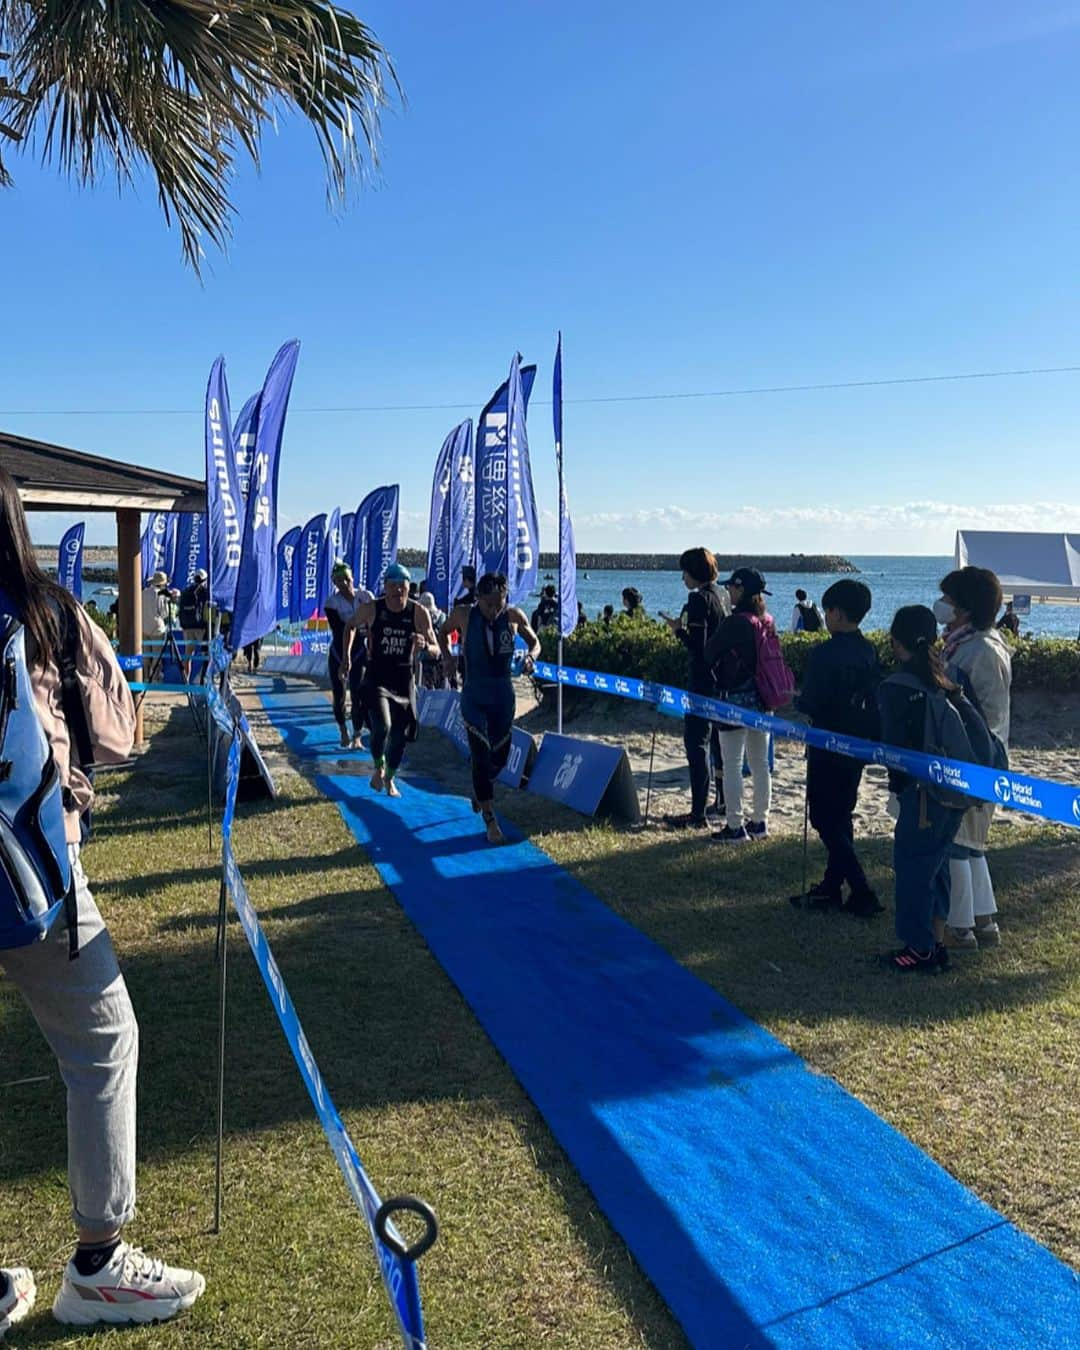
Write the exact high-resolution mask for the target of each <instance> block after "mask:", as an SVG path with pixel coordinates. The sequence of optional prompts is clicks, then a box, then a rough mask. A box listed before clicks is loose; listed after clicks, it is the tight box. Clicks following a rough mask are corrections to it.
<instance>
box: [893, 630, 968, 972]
mask: <svg viewBox="0 0 1080 1350" xmlns="http://www.w3.org/2000/svg"><path fill="white" fill-rule="evenodd" d="M889 632H890V635H891V637H892V649H893V655H894V656H895V657H896V661H897V664H898V666H899V667H900V669H899V671H897V673H896V674H893V675H890V676H889V677H888V678H887V679H885V680H883V681H882V683H881V687H880V688H879V690H878V707H879V708H880V710H881V734H882V739H883V740H884V741H885V743H886V744H887V745H895V746H898V747H900V748H901V749H906V750H917V751H919V752H924V751H926V750H927V749H928V747H927V745H926V737H925V727H926V714H927V700H928V699H932V700H934V701H935V704H937V705H938V706H937V710H936V713H937V716H938V719H939V721H940V722H942V724H943V719H944V717H945V716H946V714H947V712H948V710H947V709H945V708H944V707H943V706H941V705H943V704H944V702H945V700H946V698H948V699H950V700H951V699H952V698H953V697H955V696H956V695H957V693H958V691H957V690H956V687H955V686H954V685H952V684H950V682H949V681H948V680H947V679H946V678H945V675H944V673H943V671H942V666H941V656H940V653H939V652H938V650H937V646H936V643H937V624H936V623H935V620H934V615H933V613H932V612H931V611H930V610H928V609H927V608H926V606H925V605H905V606H904V608H903V609H899V610H897V612H896V616H895V618H894V619H893V622H892V627H891V629H890V630H889ZM889 792H890V794H891V800H890V806H891V813H892V814H893V815H894V817H895V819H896V830H895V833H894V836H893V872H894V874H895V889H896V936H897V937H898V938H899V939H900V941H901V942H902V943H903V944H904V945H903V947H902V948H901V949H900V950H899V951H897V952H892V953H890V954H889V955H888V956H886V957H883V958H882V961H883V964H884V965H885V966H886V967H887V968H888V969H890V970H892V971H894V972H896V973H897V974H900V975H908V974H913V973H914V974H923V975H933V974H936V973H937V972H938V971H941V970H945V969H947V968H948V965H949V953H948V952H947V951H946V949H945V946H944V943H943V938H944V935H945V919H946V917H947V915H948V913H949V850H950V848H951V846H952V841H953V839H954V837H955V835H956V831H957V830H958V829H959V828H960V821H961V819H962V817H963V814H964V812H963V809H962V808H959V809H958V808H956V807H953V806H946V805H944V804H943V803H942V802H940V801H939V800H938V799H937V798H936V797H935V796H934V795H933V794H932V793H931V792H930V791H929V790H928V788H927V786H926V785H925V784H923V783H920V782H918V781H917V780H915V779H913V778H911V777H910V776H909V775H908V774H905V773H902V772H900V771H899V770H897V769H890V770H889Z"/></svg>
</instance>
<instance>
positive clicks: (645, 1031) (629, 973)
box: [263, 690, 1080, 1350]
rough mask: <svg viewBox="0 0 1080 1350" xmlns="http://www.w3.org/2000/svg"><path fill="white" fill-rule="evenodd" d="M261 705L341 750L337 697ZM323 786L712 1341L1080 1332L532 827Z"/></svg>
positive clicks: (852, 1102) (988, 1218)
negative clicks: (498, 833)
mask: <svg viewBox="0 0 1080 1350" xmlns="http://www.w3.org/2000/svg"><path fill="white" fill-rule="evenodd" d="M263 702H264V704H265V706H266V709H267V712H268V714H269V716H270V718H271V721H272V722H273V724H274V725H275V727H276V728H277V729H278V731H279V732H280V734H281V735H282V738H283V739H284V741H285V743H286V744H287V745H288V746H289V747H290V748H291V749H292V750H294V751H295V752H296V753H297V754H298V755H301V756H322V755H324V754H326V753H328V749H329V747H330V746H331V745H332V744H333V742H334V740H335V738H336V735H337V731H336V727H335V726H334V723H333V722H332V720H331V719H330V718H329V716H328V713H329V709H328V706H327V703H326V700H325V698H322V697H320V696H319V695H318V694H317V693H313V692H312V691H310V690H304V691H302V692H300V693H295V694H290V693H284V694H283V693H280V692H278V693H274V694H265V695H264V696H263ZM340 753H342V754H344V752H340ZM358 758H359V756H357V755H350V756H349V759H350V760H355V759H358ZM316 783H317V784H318V786H319V787H320V789H321V790H322V791H323V792H325V794H326V796H327V797H328V798H329V799H330V800H331V801H333V802H335V804H336V805H337V807H338V809H339V810H340V812H341V814H342V817H343V818H344V820H345V822H346V824H347V825H348V827H349V829H350V830H351V831H352V833H353V835H354V836H355V838H356V839H357V840H358V842H359V843H360V844H362V845H363V847H364V848H365V850H366V851H367V852H368V854H369V855H370V857H371V859H372V861H373V862H374V864H375V865H376V867H377V868H378V870H379V872H380V874H381V876H382V878H383V880H384V882H385V883H386V884H387V885H388V886H389V887H390V888H391V890H392V891H393V892H394V895H395V896H396V898H397V899H398V901H399V903H400V904H401V905H402V907H403V908H404V909H405V911H406V912H407V913H408V915H409V917H410V918H411V919H412V921H413V922H414V923H415V925H416V926H417V928H418V929H419V931H420V932H421V933H422V934H423V936H424V938H425V940H426V941H427V943H428V945H429V947H430V948H431V950H432V952H433V953H434V955H435V956H436V958H437V959H438V960H439V962H440V963H441V965H442V966H443V967H444V969H445V970H446V971H447V973H448V974H449V976H450V978H451V979H452V980H453V981H454V983H455V984H456V985H457V987H458V988H459V989H460V990H461V993H462V994H463V996H464V997H465V999H466V1000H467V1001H468V1003H469V1005H470V1007H471V1008H472V1009H473V1011H474V1013H475V1014H476V1016H477V1017H478V1018H479V1020H480V1022H481V1024H482V1025H483V1027H484V1029H485V1030H486V1031H487V1033H488V1035H489V1036H490V1037H491V1039H492V1041H493V1042H494V1043H495V1045H496V1046H497V1047H498V1049H499V1050H500V1052H501V1053H502V1054H503V1056H504V1057H505V1058H506V1060H507V1062H508V1063H509V1065H510V1067H511V1068H512V1069H513V1071H514V1073H515V1075H516V1076H517V1078H518V1079H519V1081H520V1082H521V1084H522V1085H523V1087H524V1088H525V1090H526V1091H527V1092H528V1093H529V1095H530V1096H531V1097H532V1099H533V1101H534V1102H535V1103H536V1105H537V1107H538V1108H539V1110H540V1111H541V1113H542V1114H543V1116H544V1119H545V1120H546V1122H547V1124H548V1126H549V1127H550V1129H551V1130H552V1132H553V1133H554V1135H555V1137H556V1138H557V1139H558V1141H559V1143H560V1144H561V1145H562V1147H563V1148H564V1149H565V1150H566V1152H567V1154H568V1155H569V1157H570V1158H571V1160H572V1161H573V1163H574V1166H575V1167H576V1168H577V1170H578V1172H579V1173H580V1175H581V1177H582V1178H583V1180H584V1181H585V1182H586V1184H587V1185H588V1186H589V1188H590V1189H591V1190H592V1192H593V1194H594V1195H595V1196H596V1199H597V1202H598V1203H599V1205H600V1207H601V1209H602V1210H603V1212H604V1214H605V1215H606V1216H607V1218H608V1219H609V1221H610V1222H611V1224H612V1225H613V1226H614V1227H615V1228H616V1229H617V1230H618V1232H619V1233H620V1234H621V1235H622V1237H623V1238H624V1240H625V1241H626V1243H627V1245H628V1246H629V1248H630V1250H631V1251H632V1252H633V1254H634V1257H635V1258H636V1260H637V1261H638V1263H639V1264H640V1265H641V1267H642V1268H643V1270H644V1271H645V1272H646V1274H647V1275H648V1276H649V1278H650V1279H651V1280H652V1282H653V1283H654V1284H655V1285H656V1287H657V1289H658V1290H659V1291H660V1294H661V1295H662V1297H663V1298H664V1300H665V1301H666V1302H667V1304H668V1306H669V1307H670V1308H671V1310H672V1312H673V1313H674V1315H675V1317H676V1318H677V1319H678V1320H679V1322H680V1324H681V1325H682V1327H683V1329H684V1330H685V1332H686V1334H687V1336H688V1338H689V1339H690V1341H691V1342H692V1343H693V1344H694V1345H695V1346H699V1347H710V1348H712V1347H717V1348H720V1347H725V1348H726V1347H740V1346H791V1347H795V1346H814V1347H819V1346H820V1347H867V1346H939V1347H942V1350H944V1348H945V1347H950V1348H952V1350H956V1348H957V1347H972V1350H974V1348H975V1347H979V1350H989V1348H990V1347H1003V1346H1018V1347H1019V1346H1025V1347H1050V1346H1054V1347H1075V1346H1080V1330H1078V1328H1080V1277H1078V1276H1077V1275H1076V1273H1075V1272H1073V1271H1071V1270H1070V1269H1069V1268H1068V1267H1066V1266H1065V1265H1063V1264H1062V1263H1061V1262H1060V1261H1058V1260H1057V1259H1056V1258H1055V1257H1054V1256H1053V1255H1052V1254H1051V1253H1050V1252H1049V1251H1047V1250H1046V1249H1045V1248H1044V1247H1042V1246H1040V1245H1039V1244H1038V1243H1036V1242H1035V1241H1033V1240H1032V1239H1031V1238H1029V1237H1028V1236H1027V1235H1026V1234H1024V1233H1022V1232H1020V1231H1019V1230H1018V1229H1016V1228H1015V1227H1014V1226H1013V1225H1012V1224H1010V1223H1009V1222H1007V1221H1006V1220H1005V1219H1003V1218H1002V1217H1001V1216H1000V1215H999V1214H997V1213H996V1212H995V1211H994V1210H992V1209H990V1208H989V1206H987V1205H985V1204H984V1203H983V1202H982V1201H981V1200H979V1199H978V1198H977V1197H976V1196H974V1195H973V1194H972V1193H971V1192H970V1191H968V1190H966V1189H965V1188H964V1187H963V1186H961V1185H960V1184H959V1183H958V1182H957V1181H955V1180H954V1179H953V1178H952V1177H950V1176H949V1175H948V1173H946V1172H945V1171H943V1170H942V1169H941V1168H940V1167H938V1166H937V1164H936V1163H934V1162H932V1161H931V1159H930V1158H928V1157H927V1156H926V1154H924V1153H923V1152H921V1151H920V1150H919V1149H918V1148H916V1147H915V1146H914V1145H913V1144H912V1143H910V1141H908V1140H907V1139H905V1138H904V1137H903V1136H902V1135H900V1134H898V1133H897V1132H896V1131H895V1130H893V1129H892V1128H891V1127H890V1126H888V1125H887V1124H885V1122H884V1121H882V1120H880V1119H879V1118H878V1117H877V1116H875V1115H874V1114H873V1113H872V1112H870V1111H868V1110H867V1109H866V1108H865V1107H864V1106H863V1105H862V1104H861V1103H860V1102H858V1101H857V1100H856V1099H855V1098H854V1097H852V1096H850V1095H849V1094H848V1093H847V1092H845V1091H844V1090H843V1089H841V1088H840V1087H838V1086H837V1084H835V1083H834V1082H832V1081H831V1080H830V1079H828V1078H825V1077H822V1076H821V1075H819V1074H816V1073H814V1072H813V1071H812V1070H811V1069H809V1068H808V1067H807V1066H806V1064H805V1063H804V1062H803V1061H802V1060H801V1059H800V1058H799V1057H798V1056H797V1055H795V1054H793V1053H792V1051H790V1050H789V1049H788V1048H787V1047H786V1046H784V1045H783V1044H781V1043H780V1042H779V1041H778V1040H776V1039H775V1037H773V1036H771V1035H770V1034H769V1033H768V1032H766V1031H764V1030H763V1029H762V1028H761V1027H759V1026H758V1025H757V1024H756V1023H754V1022H751V1021H750V1020H749V1019H748V1018H746V1017H745V1016H744V1015H743V1014H742V1013H741V1012H739V1010H738V1009H737V1008H735V1007H734V1006H733V1005H732V1004H730V1003H728V1002H727V1001H726V1000H725V999H723V998H722V997H721V996H720V995H719V994H717V993H716V992H715V991H714V990H712V989H710V988H709V987H708V986H707V985H705V984H703V983H702V982H701V981H700V980H698V979H697V978H696V977H695V976H693V975H691V974H690V973H689V972H688V971H686V970H685V969H684V968H683V967H682V966H680V965H679V964H678V963H677V962H675V961H674V960H672V958H671V957H670V956H669V955H668V954H667V953H666V952H665V951H663V950H662V949H661V948H660V947H658V946H657V945H656V944H655V943H654V942H652V941H651V940H650V939H649V938H647V937H645V936H644V935H643V934H642V933H640V932H639V931H638V930H637V929H635V928H633V927H632V926H631V925H630V924H628V923H626V922H625V921H624V920H623V919H621V918H619V917H618V916H617V915H616V914H614V913H613V912H612V911H611V910H610V909H608V908H607V906H605V905H604V904H602V903H601V902H600V901H599V900H598V899H597V898H596V897H595V896H594V895H592V893H591V892H589V891H588V890H586V889H585V888H584V887H583V886H582V885H580V883H578V882H577V881H576V880H575V879H574V878H573V877H571V876H570V875H569V874H568V873H566V872H564V871H563V870H562V868H560V867H559V866H557V865H556V864H555V863H554V862H552V860H551V859H550V858H548V857H547V856H546V855H545V854H544V853H542V852H540V850H539V849H537V848H535V847H534V846H533V845H532V844H531V843H529V842H528V841H527V840H524V839H521V838H520V837H513V838H512V839H511V842H510V843H508V844H507V845H506V846H505V847H503V848H496V849H493V848H491V847H490V846H489V845H488V844H487V843H486V841H485V840H484V838H483V834H482V830H481V826H480V822H479V820H478V818H477V817H476V816H475V815H474V814H473V812H472V811H471V809H470V807H469V805H468V803H467V802H466V801H464V800H463V799H461V798H457V797H454V796H451V795H449V794H448V793H446V792H445V791H443V790H442V789H441V788H440V787H439V786H438V785H436V784H433V783H427V782H422V781H421V780H415V779H407V780H406V781H404V782H402V796H401V798H400V799H399V800H396V801H395V800H391V799H390V798H388V797H386V796H383V795H378V794H375V793H372V792H371V790H370V788H369V787H368V785H367V783H366V781H364V780H362V779H358V778H357V777H356V776H355V775H348V774H337V775H335V774H333V773H324V772H320V773H319V774H318V776H317V778H316Z"/></svg>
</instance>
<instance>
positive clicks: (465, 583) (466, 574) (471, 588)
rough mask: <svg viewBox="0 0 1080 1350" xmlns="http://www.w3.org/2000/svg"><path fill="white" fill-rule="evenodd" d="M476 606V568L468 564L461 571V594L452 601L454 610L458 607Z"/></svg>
mask: <svg viewBox="0 0 1080 1350" xmlns="http://www.w3.org/2000/svg"><path fill="white" fill-rule="evenodd" d="M475 604H476V568H475V567H472V566H471V565H470V564H469V563H466V564H465V566H464V567H463V568H462V569H461V592H460V594H459V595H458V596H456V597H455V599H454V608H455V609H456V608H457V607H458V605H475Z"/></svg>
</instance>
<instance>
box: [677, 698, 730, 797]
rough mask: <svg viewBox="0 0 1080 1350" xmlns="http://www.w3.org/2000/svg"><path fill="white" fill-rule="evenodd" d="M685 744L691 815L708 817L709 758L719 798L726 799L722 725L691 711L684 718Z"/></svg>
mask: <svg viewBox="0 0 1080 1350" xmlns="http://www.w3.org/2000/svg"><path fill="white" fill-rule="evenodd" d="M683 745H684V746H685V747H686V762H687V764H689V766H690V814H691V815H692V816H693V817H694V818H695V819H696V820H702V819H703V818H704V816H705V808H706V806H708V804H709V761H710V759H711V760H712V776H713V779H714V781H715V783H716V791H717V796H718V798H719V800H720V801H721V802H722V801H723V800H724V788H723V781H724V780H723V772H724V757H723V755H722V754H721V752H720V728H719V727H718V726H717V725H716V723H715V722H710V721H708V720H707V719H706V718H704V717H696V716H695V715H694V714H693V713H687V714H686V716H685V717H684V718H683Z"/></svg>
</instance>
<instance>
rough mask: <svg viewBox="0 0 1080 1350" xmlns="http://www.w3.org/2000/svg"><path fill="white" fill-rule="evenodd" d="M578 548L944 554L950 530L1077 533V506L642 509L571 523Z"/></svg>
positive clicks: (950, 504)
mask: <svg viewBox="0 0 1080 1350" xmlns="http://www.w3.org/2000/svg"><path fill="white" fill-rule="evenodd" d="M574 527H575V532H576V534H577V539H578V547H579V549H582V550H593V551H596V550H605V549H607V550H610V551H612V552H638V551H640V552H671V551H673V550H675V549H677V548H682V547H684V546H685V545H687V544H693V543H708V544H709V545H710V546H711V547H714V548H719V549H721V550H723V551H724V552H737V551H743V550H758V551H764V552H769V553H788V552H802V553H847V554H855V555H860V554H916V553H930V554H941V555H944V554H948V553H951V552H952V549H953V544H954V540H955V536H956V531H957V530H958V529H999V530H1002V529H1003V530H1050V531H1055V530H1062V531H1064V530H1069V531H1076V530H1080V505H1068V504H1062V503H1061V502H1000V503H991V504H989V505H984V506H972V505H970V504H964V505H961V504H959V503H956V502H942V501H933V500H926V501H913V502H903V503H899V504H892V505H885V504H863V505H859V506H851V507H837V506H825V505H817V504H815V505H808V506H771V507H770V506H736V507H732V508H731V509H730V510H724V509H710V510H694V509H692V508H689V507H685V506H675V505H668V506H655V507H643V508H640V509H638V510H636V511H601V512H590V513H582V514H580V515H575V517H574Z"/></svg>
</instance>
